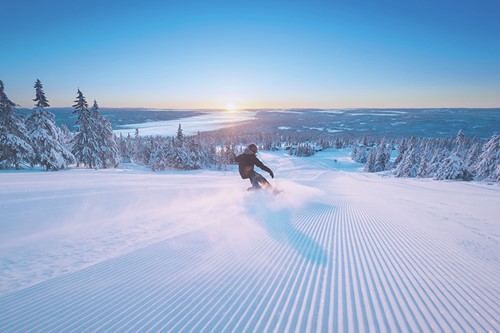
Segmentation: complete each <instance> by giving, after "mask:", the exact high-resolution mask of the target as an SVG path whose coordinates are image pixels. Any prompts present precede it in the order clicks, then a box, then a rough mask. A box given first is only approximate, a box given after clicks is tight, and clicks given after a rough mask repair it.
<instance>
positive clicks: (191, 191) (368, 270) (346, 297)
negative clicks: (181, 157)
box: [0, 150, 500, 332]
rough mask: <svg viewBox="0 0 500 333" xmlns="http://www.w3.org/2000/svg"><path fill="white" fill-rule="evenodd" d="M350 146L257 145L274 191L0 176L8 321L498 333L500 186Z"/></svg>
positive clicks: (1, 282)
mask: <svg viewBox="0 0 500 333" xmlns="http://www.w3.org/2000/svg"><path fill="white" fill-rule="evenodd" d="M348 153H349V151H348V150H340V151H337V150H336V151H324V152H320V153H318V154H317V155H315V156H314V157H310V158H298V157H293V156H288V155H286V154H284V153H283V152H275V153H268V152H261V153H259V154H260V158H261V159H262V160H263V161H264V162H265V164H267V165H268V166H270V167H271V169H273V171H274V173H275V175H276V178H275V179H274V180H271V179H270V181H271V183H273V184H274V185H275V186H276V187H278V188H279V189H282V190H283V191H284V192H282V193H281V194H280V195H277V196H274V195H271V194H268V193H263V192H254V193H249V192H246V188H247V187H248V186H249V183H248V181H246V180H241V179H240V178H239V175H238V173H237V171H236V169H235V168H233V169H232V170H228V171H206V170H205V171H189V172H177V171H166V172H156V173H154V172H151V171H148V170H146V169H141V168H140V167H137V166H133V165H129V166H127V167H125V168H122V169H115V170H97V171H96V170H86V169H70V170H65V171H59V172H2V173H0V268H1V271H2V274H1V275H0V332H47V331H54V332H69V331H77V332H86V331H89V332H91V331H92V332H95V331H99V332H100V331H113V332H127V331H131V332H137V331H141V332H148V331H151V332H157V331H168V332H183V331H194V332H205V331H211V332H224V331H228V332H242V331H255V332H266V331H278V332H288V331H301V332H336V331H341V332H344V331H350V332H364V331H380V332H388V331H401V332H415V331H423V332H438V331H448V332H479V331H481V332H483V331H491V332H498V331H500V325H499V323H498V318H500V315H499V314H500V291H499V288H498V286H499V285H500V278H499V277H500V220H499V219H498V216H500V207H499V203H500V200H499V199H500V188H499V186H498V184H495V185H488V184H486V183H479V182H470V183H466V182H447V181H439V182H438V181H432V180H418V179H398V178H393V177H390V176H387V175H385V176H384V175H383V174H382V175H380V174H365V173H361V172H358V171H359V170H360V168H362V165H361V164H357V163H353V162H352V161H350V159H349V158H348ZM264 175H265V174H264ZM265 176H267V175H265Z"/></svg>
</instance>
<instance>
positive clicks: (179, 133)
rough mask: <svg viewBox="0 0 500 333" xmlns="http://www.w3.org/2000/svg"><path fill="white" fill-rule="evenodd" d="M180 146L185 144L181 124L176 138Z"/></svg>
mask: <svg viewBox="0 0 500 333" xmlns="http://www.w3.org/2000/svg"><path fill="white" fill-rule="evenodd" d="M175 139H176V140H177V143H178V144H182V143H184V134H183V133H182V127H181V124H179V128H177V136H176V137H175Z"/></svg>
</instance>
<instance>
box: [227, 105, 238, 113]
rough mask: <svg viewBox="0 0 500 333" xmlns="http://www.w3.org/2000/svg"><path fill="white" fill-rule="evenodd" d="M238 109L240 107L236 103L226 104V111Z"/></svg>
mask: <svg viewBox="0 0 500 333" xmlns="http://www.w3.org/2000/svg"><path fill="white" fill-rule="evenodd" d="M237 110H238V108H237V107H236V104H234V103H227V104H226V111H228V112H235V111H237Z"/></svg>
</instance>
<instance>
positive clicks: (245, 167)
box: [236, 143, 274, 190]
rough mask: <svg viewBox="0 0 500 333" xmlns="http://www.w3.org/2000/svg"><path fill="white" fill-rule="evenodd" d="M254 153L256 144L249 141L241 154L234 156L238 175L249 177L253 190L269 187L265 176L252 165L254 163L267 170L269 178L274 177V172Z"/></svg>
mask: <svg viewBox="0 0 500 333" xmlns="http://www.w3.org/2000/svg"><path fill="white" fill-rule="evenodd" d="M255 154H257V146H256V145H254V144H253V143H251V144H249V145H248V147H246V148H245V150H244V151H243V154H240V155H238V156H237V157H236V162H238V167H239V171H240V176H241V178H243V179H250V182H251V183H252V188H253V189H254V190H259V189H261V188H264V189H270V188H271V184H269V182H268V181H267V180H266V178H264V177H263V176H262V175H261V174H260V173H258V172H256V171H255V170H254V166H255V165H256V166H258V167H259V168H261V169H262V170H264V171H267V172H268V173H269V175H270V176H271V178H274V173H273V172H272V170H271V169H269V168H268V167H267V166H265V165H264V163H262V162H261V161H260V160H259V159H258V158H257V156H255Z"/></svg>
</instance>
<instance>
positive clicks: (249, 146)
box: [248, 143, 257, 154]
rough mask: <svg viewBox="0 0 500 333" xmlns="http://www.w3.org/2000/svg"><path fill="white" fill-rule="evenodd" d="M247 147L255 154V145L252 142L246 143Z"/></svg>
mask: <svg viewBox="0 0 500 333" xmlns="http://www.w3.org/2000/svg"><path fill="white" fill-rule="evenodd" d="M248 149H250V150H251V151H253V152H254V154H257V146H256V145H254V144H253V143H251V144H249V145H248Z"/></svg>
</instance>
